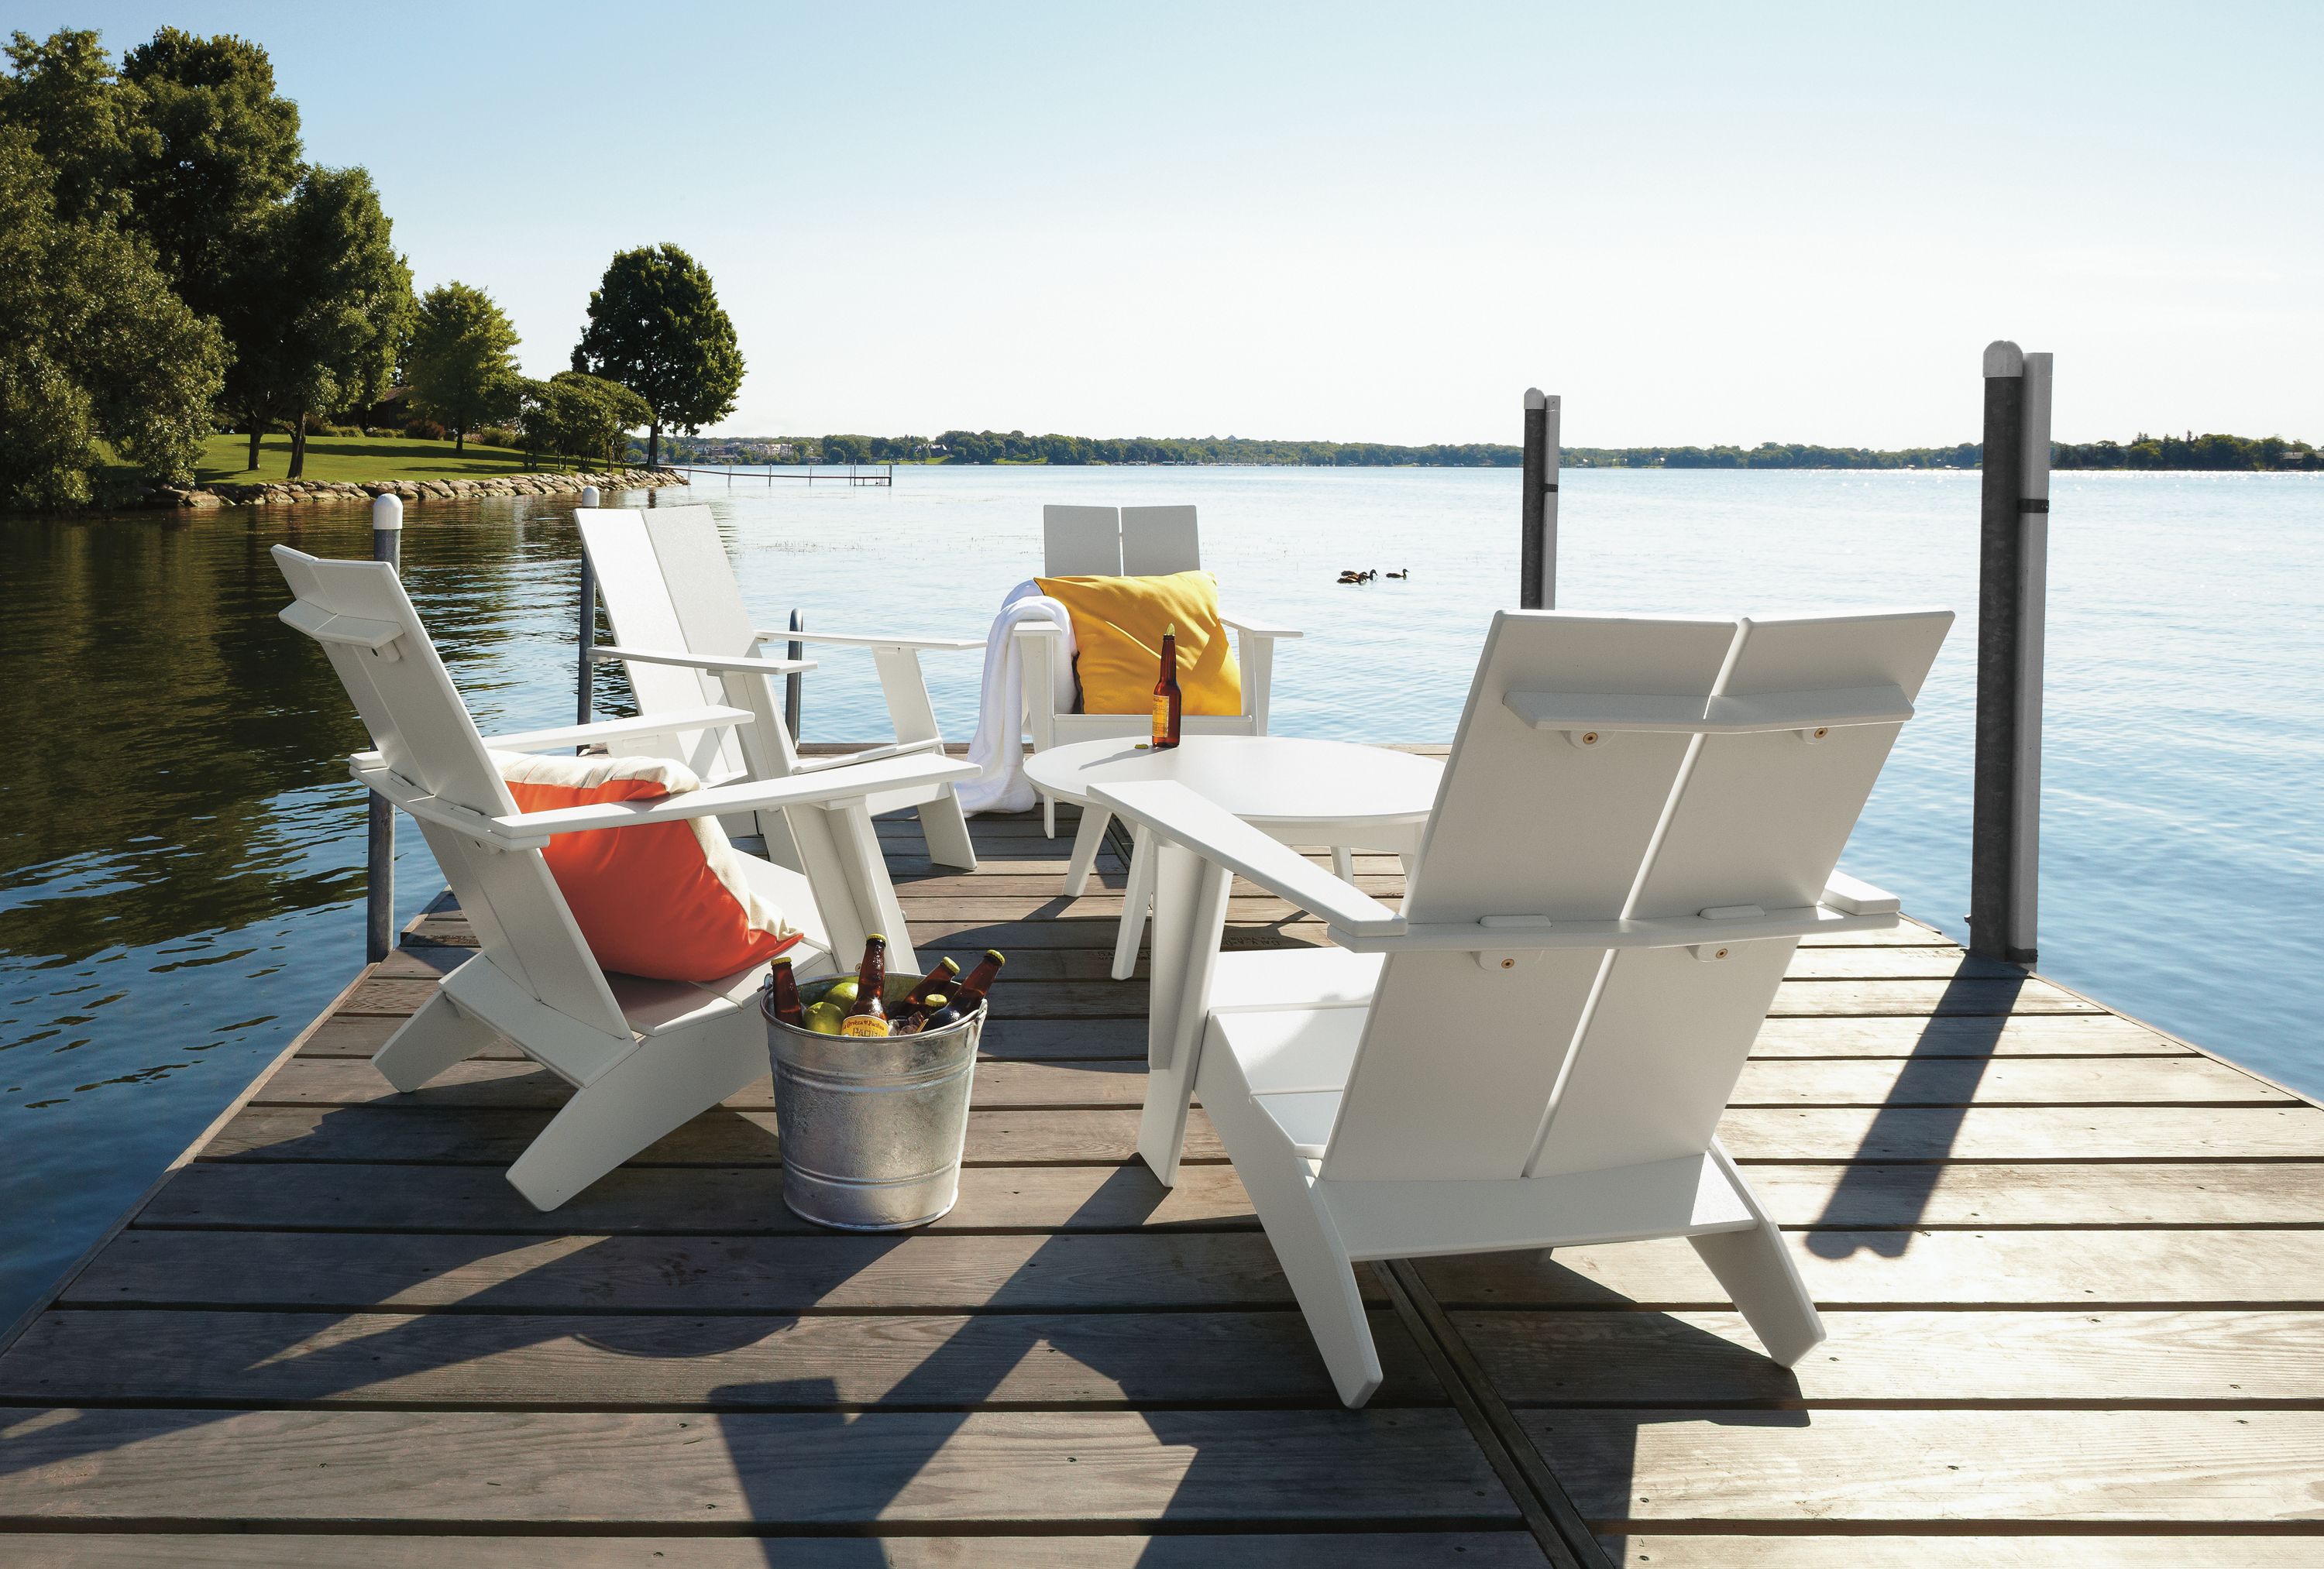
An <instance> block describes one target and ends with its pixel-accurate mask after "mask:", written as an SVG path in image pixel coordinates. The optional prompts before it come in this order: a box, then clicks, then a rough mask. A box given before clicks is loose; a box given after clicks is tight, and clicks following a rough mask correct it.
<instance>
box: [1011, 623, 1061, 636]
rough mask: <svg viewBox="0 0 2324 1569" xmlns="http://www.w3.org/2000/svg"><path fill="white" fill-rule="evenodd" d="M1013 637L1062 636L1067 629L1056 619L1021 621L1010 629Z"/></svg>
mask: <svg viewBox="0 0 2324 1569" xmlns="http://www.w3.org/2000/svg"><path fill="white" fill-rule="evenodd" d="M1009 635H1010V637H1012V638H1062V637H1064V636H1065V629H1064V628H1063V627H1060V626H1059V625H1057V623H1056V622H1055V621H1019V622H1018V623H1017V624H1016V625H1015V626H1013V627H1011V628H1010V629H1009Z"/></svg>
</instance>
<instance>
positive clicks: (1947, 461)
mask: <svg viewBox="0 0 2324 1569" xmlns="http://www.w3.org/2000/svg"><path fill="white" fill-rule="evenodd" d="M663 446H664V450H665V453H666V454H667V460H668V461H669V462H672V463H708V464H722V465H723V464H737V463H739V464H748V465H752V466H785V465H807V464H814V465H822V464H831V463H916V464H929V463H935V464H948V465H954V466H970V467H986V466H992V467H1001V466H1015V465H1019V464H1028V465H1036V466H1039V465H1046V466H1049V467H1056V468H1068V467H1070V468H1082V467H1136V468H1143V467H1180V466H1191V467H1219V466H1256V467H1262V468H1516V467H1517V466H1518V465H1519V464H1520V463H1522V462H1523V461H1524V455H1525V454H1524V451H1523V449H1522V448H1519V447H1516V446H1507V445H1497V444H1493V443H1471V444H1468V445H1445V444H1438V445H1416V446H1405V445H1393V444H1388V443H1381V442H1330V441H1268V440H1259V439H1256V438H1251V437H1245V436H1187V437H1177V436H1171V437H1155V436H1106V437H1093V436H1058V435H1054V434H1053V435H1046V436H1027V435H1026V434H1025V433H1024V432H1022V431H1017V430H1012V431H1007V432H997V431H989V430H987V431H965V430H948V431H946V432H945V433H944V434H943V435H942V436H664V437H663ZM1981 455H1982V454H1981V449H1980V448H1979V445H1978V443H1976V442H1961V443H1958V444H1956V445H1952V446H1941V447H1904V448H1899V449H1895V450H1882V449H1878V448H1873V447H1845V446H1820V445H1813V444H1810V443H1800V442H1790V443H1785V442H1772V441H1771V442H1762V443H1760V444H1759V445H1757V446H1754V447H1740V446H1710V447H1702V446H1631V447H1587V446H1570V447H1567V448H1565V449H1564V450H1563V453H1562V454H1560V463H1561V466H1563V467H1565V468H1628V469H1639V468H1654V469H1848V470H1880V469H1922V470H1931V469H1936V470H1941V469H1954V470H1963V469H1976V468H1977V467H1978V466H1979V463H1980V460H1981ZM2050 465H2051V467H2052V468H2053V469H2056V470H2060V471H2069V470H2116V471H2132V472H2150V473H2157V472H2159V473H2168V472H2173V471H2185V472H2189V473H2234V472H2243V473H2270V472H2283V471H2287V470H2288V471H2291V472H2293V473H2312V472H2319V471H2324V453H2319V451H2318V450H2317V449H2316V448H2315V447H2314V446H2313V445H2310V444H2309V443H2307V442H2304V441H2292V440H2288V439H2286V438H2284V437H2282V436H2223V435H2218V434H2216V433H2215V434H2211V435H2205V436H2197V435H2195V434H2193V433H2192V432H2190V433H2189V434H2187V435H2186V436H2148V435H2146V434H2144V433H2141V434H2140V435H2138V436H2135V437H2133V438H2132V439H2131V440H2130V441H2129V442H2127V443H2124V442H2115V441H2094V442H2081V443H2071V442H2055V443H2052V445H2051V448H2050Z"/></svg>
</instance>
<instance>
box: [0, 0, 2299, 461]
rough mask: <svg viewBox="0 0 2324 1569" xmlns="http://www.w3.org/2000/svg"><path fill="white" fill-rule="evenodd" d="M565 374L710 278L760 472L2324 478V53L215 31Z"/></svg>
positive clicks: (2183, 29) (810, 21)
mask: <svg viewBox="0 0 2324 1569" xmlns="http://www.w3.org/2000/svg"><path fill="white" fill-rule="evenodd" d="M165 22H169V23H176V24H178V25H180V26H184V27H188V28H190V29H193V30H196V31H199V32H241V33H243V34H244V35H245V36H248V37H251V38H254V39H255V40H257V41H260V42H262V43H263V44H264V45H265V46H266V48H267V49H268V50H269V51H270V52H271V54H272V57H273V59H274V61H275V65H276V69H277V72H278V75H279V78H280V80H281V87H282V89H283V90H284V91H285V92H287V93H288V94H290V95H291V96H293V97H295V98H296V99H297V100H298V101H299V103H300V109H301V112H302V114H303V116H304V121H305V127H306V136H307V143H308V148H309V156H311V157H313V158H316V159H318V160H319V161H324V162H327V163H333V164H340V163H361V164H364V165H366V166H367V167H369V168H370V170H372V172H373V174H374V177H375V178H376V179H378V181H379V184H380V187H381V188H382V191H383V195H384V197H385V199H386V202H387V206H388V210H389V212H390V214H391V216H392V217H393V218H394V220H395V232H396V237H397V241H398V243H399V244H400V245H401V247H402V248H403V249H404V251H405V252H406V253H407V254H408V255H409V256H410V261H411V265H412V269H413V271H414V273H415V274H416V276H417V279H418V280H419V282H420V284H421V286H422V287H425V286H427V285H429V284H432V283H436V282H440V281H443V280H447V279H454V278H457V279H459V280H464V281H466V282H469V283H473V284H475V285H478V286H480V287H482V288H484V289H488V290H490V291H491V292H492V293H493V296H494V297H495V298H498V299H499V300H500V301H501V302H502V304H503V306H504V307H507V309H508V310H509V311H510V313H511V315H512V317H514V318H515V320H516V322H517V325H518V327H519V329H520V331H521V333H522V334H523V335H524V344H523V347H522V349H521V351H520V352H521V356H522V358H523V359H524V361H525V362H526V366H527V368H528V369H529V370H530V371H532V372H535V373H540V374H545V373H547V372H550V371H553V370H556V369H559V368H562V366H563V364H564V362H565V358H566V355H567V353H569V351H570V349H571V346H572V343H573V340H574V338H575V336H576V334H577V332H578V329H579V326H580V323H581V319H582V313H583V310H584V307H585V306H586V299H587V296H588V290H589V289H590V287H591V285H592V284H593V282H594V281H595V279H596V277H597V276H598V274H599V273H601V272H602V271H603V270H604V264H605V261H606V259H607V258H608V257H609V256H610V255H611V254H612V253H613V251H615V250H616V249H620V248H623V247H627V246H631V245H636V244H644V243H658V242H662V241H669V242H674V243H678V244H680V245H683V246H685V247H686V248H687V249H688V250H689V251H691V252H694V253H695V255H696V256H697V257H698V258H699V259H701V260H702V261H704V262H705V264H706V265H707V266H708V267H709V268H710V270H711V271H712V273H713V275H714V277H715V279H716V280H717V283H718V287H719V289H720V293H721V296H722V298H723V299H724V302H725V304H726V306H727V308H728V309H729V311H730V312H731V313H732V314H733V317H734V320H735V323H736V326H737V327H738V329H739V331H740V333H741V335H742V348H743V353H744V354H745V356H746V358H747V359H748V361H749V362H750V367H751V371H750V375H749V378H748V380H747V381H745V383H744V386H743V389H742V398H741V403H740V407H739V408H738V409H737V411H736V413H735V415H734V416H733V418H732V419H730V420H729V421H727V422H726V424H725V426H724V427H723V428H725V429H729V430H733V431H737V432H742V433H761V432H763V433H776V432H805V433H821V432H828V431H839V430H852V431H878V432H883V433H903V432H927V431H932V430H936V429H941V428H943V427H947V426H972V427H982V426H991V427H1000V428H1003V429H1006V428H1011V427H1017V428H1023V429H1026V430H1051V429H1056V430H1065V431H1072V432H1076V433H1080V434H1084V435H1130V434H1142V435H1173V436H1187V435H1205V434H1220V435H1224V434H1229V433H1233V434H1239V435H1247V436H1310V437H1336V438H1340V439H1344V440H1384V441H1430V440H1444V441H1478V440H1503V441H1508V440H1514V439H1516V435H1517V420H1518V412H1517V411H1518V400H1519V396H1520V394H1521V393H1522V391H1523V390H1524V388H1525V387H1526V385H1527V384H1529V383H1534V384H1539V385H1541V386H1544V387H1545V388H1547V389H1549V390H1553V391H1557V392H1560V393H1562V394H1563V396H1564V398H1565V408H1566V424H1565V429H1566V434H1567V439H1568V440H1569V441H1570V442H1573V443H1576V444H1625V443H1633V442H1674V443H1676V442H1701V443H1710V442H1719V441H1739V442H1744V443H1751V442H1757V441H1759V440H1763V439H1787V440H1805V441H1822V442H1833V443H1850V444H1858V443H1860V444H1872V445H1905V444H1914V445H1917V444H1921V443H1935V442H1946V441H1954V440H1960V439H1965V438H1970V437H1973V436H1975V434H1976V424H1977V410H1978V383H1977V375H1978V369H1977V367H1978V353H1979V351H1980V350H1981V348H1982V347H1983V345H1984V344H1985V343H1986V342H1987V340H1989V339H1991V338H1995V337H2001V336H2007V337H2014V338H2015V339H2017V340H2018V341H2019V342H2020V343H2021V344H2024V346H2026V347H2028V348H2046V349H2050V350H2052V351H2053V352H2055V353H2056V354H2057V356H2058V394H2057V396H2058V405H2057V427H2058V433H2059V435H2060V436H2062V437H2067V438H2072V439H2089V438H2092V437H2096V436H2128V435H2129V434H2131V433H2132V432H2133V431H2135V430H2136V429H2138V428H2142V427H2143V428H2146V429H2150V430H2153V429H2184V428H2190V427H2191V428H2194V429H2198V430H2203V429H2219V430H2233V431H2237V432H2242V433H2245V434H2265V433H2268V432H2281V433H2282V434H2286V435H2292V436H2305V437H2307V438H2309V439H2311V440H2324V377H2319V374H2318V368H2319V364H2324V191H2319V186H2324V182H2320V181H2319V174H2324V151H2319V150H2324V92H2319V90H2318V87H2317V86H2316V84H2317V81H2318V78H2319V74H2324V5H2315V4H2307V5H2276V6H2264V5H2244V6H2238V5H2214V6H2210V7H2206V8H2202V9H2200V10H2190V9H2188V8H2185V7H2169V8H2166V7H2163V6H2159V5H2156V6H2135V5H2110V6H2043V5H2016V6H1955V7H1950V8H1942V9H1940V8H1932V7H1901V6H1867V5H1851V6H1828V7H1823V6H1804V5H1802V6H1789V7H1782V8H1774V7H1767V8H1750V9H1746V8H1739V7H1713V6H1701V7H1690V6H1660V7H1653V8H1646V7H1608V6H1587V7H1584V6H1573V5H1548V4H1543V3H1541V0H1535V3H1533V4H1527V5H1442V6H1435V7H1415V6H1410V5H1399V6H1373V5H1346V4H1342V5H1252V4H1250V3H1248V0H1245V3H1244V4H1240V5H1167V6H1166V5H1096V4H1085V5H1074V6H1065V5H1059V6H1031V5H1006V4H991V5H976V6H966V5H932V6H909V5H891V6H879V7H872V6H840V5H815V6H785V5H682V4H678V5H660V6H653V7H646V6H640V5H620V6H613V5H556V6H549V5H537V6H520V5H490V4H487V5H468V6H466V7H446V6H438V5H388V6H364V7H341V6H319V5H300V6H291V5H219V4H207V3H189V4H180V5H170V6H167V7H161V6H154V5H102V4H100V5H83V6H78V7H74V8H69V9H68V8H63V7H58V6H53V5H46V4H27V3H25V0H19V3H18V4H17V5H15V6H14V7H12V19H11V22H10V25H12V26H15V27H21V28H23V29H25V30H27V31H31V32H47V31H49V30H50V29H51V28H53V27H57V26H64V25H72V26H93V27H97V28H99V29H101V30H102V31H103V32H104V33H105V35H106V41H107V43H108V44H109V45H111V46H112V47H113V48H115V50H119V49H122V48H124V47H127V46H129V45H131V44H134V43H135V42H137V41H141V40H142V39H143V38H145V37H147V36H150V34H151V33H152V30H153V29H154V28H155V27H156V26H158V25H161V23H165Z"/></svg>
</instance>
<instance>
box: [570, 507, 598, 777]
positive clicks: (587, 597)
mask: <svg viewBox="0 0 2324 1569" xmlns="http://www.w3.org/2000/svg"><path fill="white" fill-rule="evenodd" d="M581 504H582V505H583V506H584V507H589V508H595V506H596V505H597V487H596V486H595V485H584V486H582V487H581ZM596 653H597V573H596V569H595V568H594V567H592V566H591V565H590V564H589V550H588V547H587V546H582V549H581V672H580V674H579V676H578V677H577V678H576V680H575V682H574V684H573V722H574V723H575V724H576V725H586V724H587V723H588V722H589V678H590V675H591V674H592V673H593V672H594V671H595V668H596V664H597V658H596ZM579 749H580V748H575V750H576V751H577V750H579Z"/></svg>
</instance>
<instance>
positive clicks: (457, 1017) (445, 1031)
mask: <svg viewBox="0 0 2324 1569" xmlns="http://www.w3.org/2000/svg"><path fill="white" fill-rule="evenodd" d="M498 1033H499V1032H497V1031H495V1030H494V1029H493V1027H492V1026H491V1025H490V1024H487V1023H484V1021H483V1020H482V1019H479V1018H477V1017H476V1016H475V1014H464V1013H462V1012H461V1011H460V1008H459V1005H457V1004H456V1003H454V1002H453V1001H452V999H451V998H450V997H448V996H445V995H444V994H443V993H442V992H438V993H437V994H436V995H435V996H432V997H430V998H429V999H428V1000H427V1001H426V1002H425V1003H423V1004H421V1005H420V1011H419V1012H418V1013H416V1014H412V1015H411V1017H410V1018H409V1019H406V1020H405V1021H404V1022H403V1025H402V1027H401V1029H399V1030H397V1031H396V1032H395V1033H394V1034H392V1035H390V1036H389V1037H388V1038H387V1044H385V1045H384V1046H382V1047H381V1048H380V1049H379V1050H378V1051H375V1052H374V1053H372V1059H371V1065H372V1066H373V1067H374V1068H376V1069H379V1071H380V1073H381V1075H382V1076H383V1077H384V1078H386V1080H387V1081H388V1083H390V1084H392V1085H393V1086H395V1087H396V1088H398V1089H399V1090H401V1091H403V1092H405V1093H406V1094H409V1093H410V1092H411V1091H412V1090H415V1089H418V1088H419V1087H420V1086H421V1085H423V1084H425V1083H427V1082H428V1081H429V1079H431V1078H435V1077H436V1076H437V1075H438V1074H439V1073H441V1072H443V1071H444V1070H445V1069H447V1068H449V1067H451V1066H452V1064H454V1063H455V1062H466V1060H468V1059H469V1058H471V1057H474V1056H475V1054H476V1053H477V1052H479V1051H483V1050H484V1048H485V1047H487V1046H489V1045H491V1044H492V1043H493V1041H494V1040H495V1039H497V1038H498Z"/></svg>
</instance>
